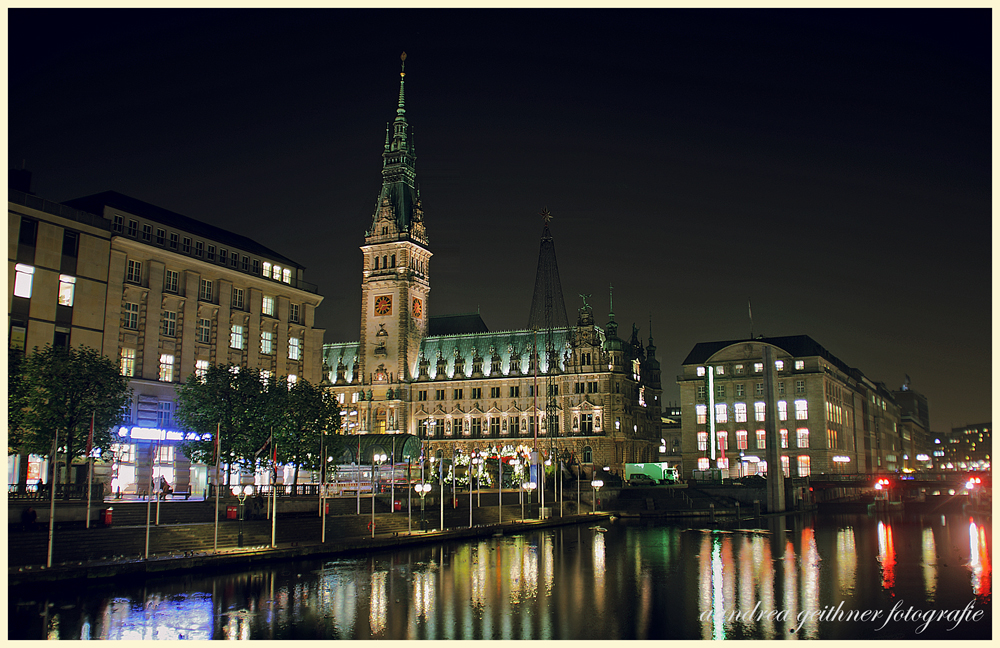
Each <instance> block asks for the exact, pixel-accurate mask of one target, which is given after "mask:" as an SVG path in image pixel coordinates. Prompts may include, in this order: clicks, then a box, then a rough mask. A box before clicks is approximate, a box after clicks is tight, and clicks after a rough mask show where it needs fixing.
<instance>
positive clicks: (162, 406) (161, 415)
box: [156, 401, 174, 428]
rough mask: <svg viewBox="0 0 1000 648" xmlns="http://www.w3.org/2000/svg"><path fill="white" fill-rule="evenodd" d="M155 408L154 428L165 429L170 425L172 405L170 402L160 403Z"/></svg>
mask: <svg viewBox="0 0 1000 648" xmlns="http://www.w3.org/2000/svg"><path fill="white" fill-rule="evenodd" d="M157 405H158V407H157V408H156V427H159V428H165V427H168V426H169V425H170V418H171V417H170V415H171V413H172V411H173V405H174V404H173V403H171V402H170V401H160V402H159V403H157Z"/></svg>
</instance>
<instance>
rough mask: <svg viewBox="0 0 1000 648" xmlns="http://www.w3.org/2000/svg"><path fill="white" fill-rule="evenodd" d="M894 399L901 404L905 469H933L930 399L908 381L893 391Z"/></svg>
mask: <svg viewBox="0 0 1000 648" xmlns="http://www.w3.org/2000/svg"><path fill="white" fill-rule="evenodd" d="M892 397H893V400H895V401H896V403H897V404H898V405H899V412H900V422H899V437H900V443H901V444H902V449H903V465H904V470H930V469H931V468H933V464H934V461H933V456H932V455H933V452H934V443H933V440H932V438H931V422H930V409H929V408H928V406H927V397H926V396H924V395H923V394H921V393H920V392H918V391H915V390H914V389H912V388H911V387H910V382H909V378H907V381H906V383H905V384H904V385H903V386H902V388H900V389H899V390H898V391H893V392H892Z"/></svg>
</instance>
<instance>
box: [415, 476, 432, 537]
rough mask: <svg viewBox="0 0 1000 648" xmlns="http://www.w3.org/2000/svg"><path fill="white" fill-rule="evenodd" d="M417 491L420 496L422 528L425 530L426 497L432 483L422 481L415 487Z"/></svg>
mask: <svg viewBox="0 0 1000 648" xmlns="http://www.w3.org/2000/svg"><path fill="white" fill-rule="evenodd" d="M413 488H414V489H415V490H416V491H417V495H419V496H420V530H421V531H423V530H425V524H424V498H425V497H427V493H429V492H431V485H430V484H425V483H423V482H420V483H419V484H417V485H416V486H414V487H413Z"/></svg>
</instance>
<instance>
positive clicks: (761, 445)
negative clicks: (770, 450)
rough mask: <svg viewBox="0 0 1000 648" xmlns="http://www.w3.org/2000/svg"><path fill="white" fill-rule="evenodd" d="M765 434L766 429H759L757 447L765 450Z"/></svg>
mask: <svg viewBox="0 0 1000 648" xmlns="http://www.w3.org/2000/svg"><path fill="white" fill-rule="evenodd" d="M765 439H766V437H765V435H764V430H757V449H758V450H764V449H765V448H767V441H766V440H765Z"/></svg>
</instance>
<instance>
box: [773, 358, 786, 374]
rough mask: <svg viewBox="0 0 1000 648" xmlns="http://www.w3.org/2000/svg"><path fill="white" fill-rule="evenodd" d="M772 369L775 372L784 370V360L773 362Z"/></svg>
mask: <svg viewBox="0 0 1000 648" xmlns="http://www.w3.org/2000/svg"><path fill="white" fill-rule="evenodd" d="M774 368H775V369H776V370H778V371H782V370H784V368H785V361H784V360H775V361H774Z"/></svg>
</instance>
